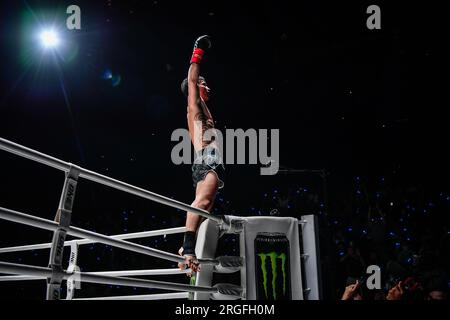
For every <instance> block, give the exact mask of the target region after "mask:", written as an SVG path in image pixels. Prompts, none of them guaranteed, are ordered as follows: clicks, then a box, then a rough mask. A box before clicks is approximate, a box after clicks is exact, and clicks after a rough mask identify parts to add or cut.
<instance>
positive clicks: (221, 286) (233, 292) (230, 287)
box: [211, 283, 244, 300]
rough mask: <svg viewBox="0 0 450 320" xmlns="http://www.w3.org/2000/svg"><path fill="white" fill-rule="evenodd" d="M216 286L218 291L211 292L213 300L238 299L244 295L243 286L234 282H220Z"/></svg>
mask: <svg viewBox="0 0 450 320" xmlns="http://www.w3.org/2000/svg"><path fill="white" fill-rule="evenodd" d="M214 288H216V289H217V292H215V293H212V294H211V298H212V299H213V300H238V299H242V298H243V296H244V294H243V293H244V290H243V289H242V287H240V286H237V285H234V284H229V283H218V284H216V285H215V286H214Z"/></svg>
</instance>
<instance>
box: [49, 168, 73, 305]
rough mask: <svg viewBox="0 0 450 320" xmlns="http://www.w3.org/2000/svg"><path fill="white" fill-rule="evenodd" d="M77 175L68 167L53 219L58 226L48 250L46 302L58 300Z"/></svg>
mask: <svg viewBox="0 0 450 320" xmlns="http://www.w3.org/2000/svg"><path fill="white" fill-rule="evenodd" d="M79 175H80V170H79V169H78V167H76V166H70V169H69V172H67V173H66V178H65V181H64V186H63V191H62V194H61V199H60V202H59V207H58V211H57V213H56V217H55V220H56V222H58V223H59V224H58V228H57V229H56V230H55V231H54V233H53V240H52V247H51V249H50V259H49V267H50V268H51V270H52V276H51V277H50V278H49V279H47V300H59V299H60V292H61V283H62V281H63V278H64V271H63V268H62V259H63V254H64V242H65V240H66V236H67V232H68V231H69V228H70V222H71V219H72V208H73V203H74V201H75V192H76V189H77V183H78V177H79Z"/></svg>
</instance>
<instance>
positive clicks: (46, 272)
mask: <svg viewBox="0 0 450 320" xmlns="http://www.w3.org/2000/svg"><path fill="white" fill-rule="evenodd" d="M0 272H3V273H9V274H20V275H29V276H36V277H45V278H50V277H51V276H52V273H53V271H52V269H50V268H44V267H37V266H27V265H21V264H15V263H8V262H0ZM72 276H78V281H80V282H89V283H97V284H109V285H118V286H129V287H140V288H150V289H163V290H174V291H188V292H209V293H217V292H219V291H220V288H218V287H217V288H213V287H203V286H191V285H186V284H181V283H171V282H163V281H155V280H144V279H133V278H120V277H111V276H103V275H93V274H86V273H83V272H79V273H78V272H77V273H67V272H65V271H63V272H62V277H63V279H64V280H67V279H68V278H69V277H72Z"/></svg>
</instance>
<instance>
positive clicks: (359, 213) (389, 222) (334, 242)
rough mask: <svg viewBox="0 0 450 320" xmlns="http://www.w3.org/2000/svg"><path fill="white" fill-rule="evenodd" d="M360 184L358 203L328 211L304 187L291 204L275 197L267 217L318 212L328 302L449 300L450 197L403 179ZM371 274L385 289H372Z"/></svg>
mask: <svg viewBox="0 0 450 320" xmlns="http://www.w3.org/2000/svg"><path fill="white" fill-rule="evenodd" d="M352 184H353V194H352V196H351V197H349V198H347V199H341V200H337V199H332V200H330V201H329V207H328V210H325V208H324V203H323V202H322V201H321V200H320V199H321V197H320V195H319V194H315V193H314V192H312V191H310V190H308V189H306V188H302V187H296V188H294V189H292V190H291V191H290V192H289V196H287V197H286V196H283V195H282V194H279V192H278V191H277V190H273V193H272V194H271V195H269V198H270V199H269V201H268V202H267V203H266V209H267V208H269V207H270V206H272V207H277V208H278V210H279V211H280V212H289V214H288V215H291V216H292V215H295V212H301V211H302V207H304V206H306V207H308V208H314V207H315V208H316V209H315V212H316V214H318V215H319V216H320V218H319V221H320V229H319V232H320V233H321V237H320V239H321V253H322V255H321V258H322V267H323V268H322V273H323V282H324V283H323V284H324V289H325V290H329V291H328V292H326V293H324V295H325V296H326V297H330V298H332V299H339V298H341V299H344V300H424V299H425V300H440V299H447V297H448V289H449V284H450V283H449V280H448V270H450V254H449V253H450V231H449V230H450V228H449V225H448V219H446V214H447V213H448V209H449V203H450V197H449V195H448V194H446V193H445V192H439V191H436V192H431V191H428V190H429V189H425V188H423V187H421V186H420V185H419V184H417V183H416V184H414V183H407V182H405V180H404V179H400V178H398V177H397V176H396V175H395V174H391V175H390V176H380V177H378V178H376V179H374V180H373V179H369V178H367V177H355V178H354V181H353V183H352ZM266 197H267V195H266ZM309 210H311V209H309ZM258 213H259V214H261V211H259V212H258ZM266 213H267V210H266ZM263 214H264V212H263ZM368 266H378V267H379V269H380V271H381V272H380V275H381V288H380V289H375V290H369V289H368V288H367V285H366V280H367V277H368V276H367V273H366V271H367V267H368Z"/></svg>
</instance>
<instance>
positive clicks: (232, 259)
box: [214, 256, 244, 273]
mask: <svg viewBox="0 0 450 320" xmlns="http://www.w3.org/2000/svg"><path fill="white" fill-rule="evenodd" d="M217 260H218V261H219V264H218V265H216V266H215V267H214V272H217V273H235V272H238V271H240V270H241V268H242V267H243V266H244V258H243V257H236V256H222V257H218V258H217Z"/></svg>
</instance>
